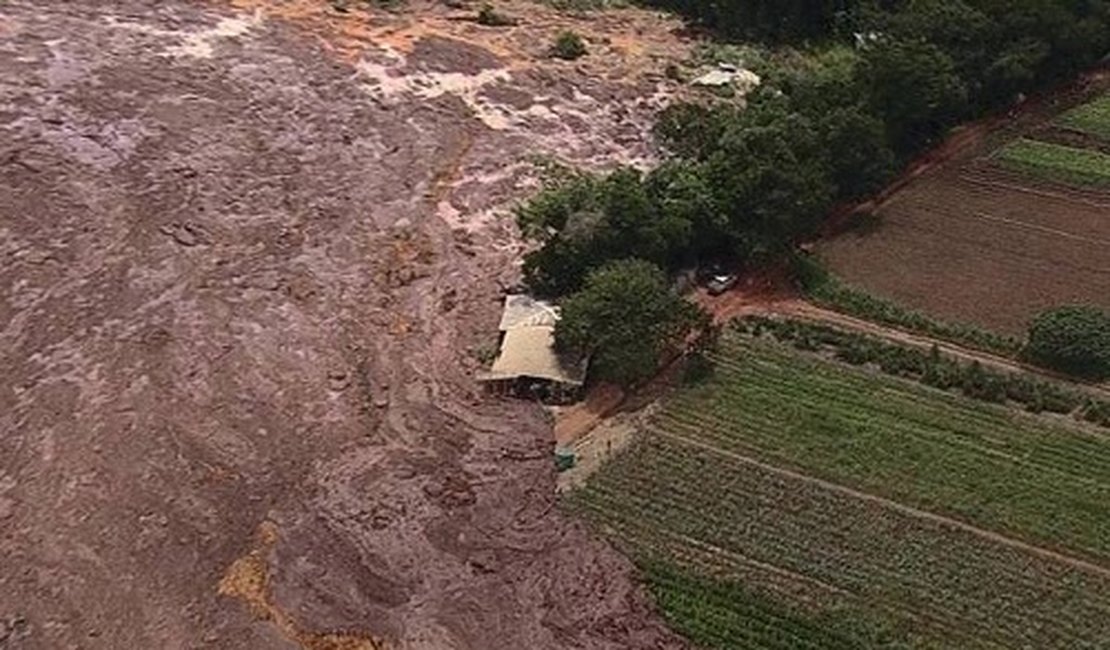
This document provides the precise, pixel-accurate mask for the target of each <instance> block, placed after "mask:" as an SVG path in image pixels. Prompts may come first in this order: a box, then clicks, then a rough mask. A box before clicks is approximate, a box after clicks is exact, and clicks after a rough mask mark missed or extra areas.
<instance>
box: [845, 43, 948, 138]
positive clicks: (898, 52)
mask: <svg viewBox="0 0 1110 650" xmlns="http://www.w3.org/2000/svg"><path fill="white" fill-rule="evenodd" d="M863 65H864V69H863V74H864V77H865V79H866V81H867V86H868V88H869V96H870V100H871V106H872V108H873V109H874V110H875V112H876V113H878V114H879V115H882V116H883V119H884V121H885V122H886V125H887V133H888V134H889V137H890V140H891V142H892V143H893V144H894V145H895V148H896V149H898V151H899V152H901V153H908V152H912V151H914V150H916V149H917V148H919V147H921V146H922V145H925V144H928V143H929V142H930V141H932V140H933V139H934V138H936V137H937V136H938V135H941V134H942V133H943V131H944V129H946V128H947V127H948V126H949V125H951V124H953V123H954V122H955V121H956V120H958V119H959V118H960V117H961V116H963V115H964V112H965V110H966V108H967V100H968V96H967V86H966V85H965V84H964V82H963V80H962V79H961V78H960V76H959V75H958V74H957V73H956V66H955V64H954V63H953V62H952V59H951V57H949V56H948V55H947V54H945V53H944V51H943V50H941V49H940V48H939V47H937V46H936V45H933V44H932V43H929V42H927V41H923V40H887V41H883V42H880V43H877V44H875V45H874V46H873V47H871V48H870V49H869V50H868V51H867V53H866V55H865V57H864V64H863Z"/></svg>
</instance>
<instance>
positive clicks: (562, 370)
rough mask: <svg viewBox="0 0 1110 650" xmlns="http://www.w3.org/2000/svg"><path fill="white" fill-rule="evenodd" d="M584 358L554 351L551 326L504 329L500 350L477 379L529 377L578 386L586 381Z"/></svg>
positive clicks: (553, 337) (495, 379) (491, 379)
mask: <svg viewBox="0 0 1110 650" xmlns="http://www.w3.org/2000/svg"><path fill="white" fill-rule="evenodd" d="M586 365H587V359H586V358H585V357H578V356H576V355H568V354H559V353H557V352H556V351H555V327H554V326H553V325H539V326H531V327H529V326H520V327H514V328H511V329H509V330H508V331H506V332H505V339H504V340H503V341H502V342H501V353H500V354H499V355H498V356H497V360H496V361H494V362H493V367H491V368H490V370H489V372H486V373H482V374H481V375H479V376H478V379H479V380H481V381H498V380H503V379H517V378H520V377H532V378H535V379H547V380H549V381H555V382H559V383H562V384H571V385H574V386H581V385H582V384H583V382H585V380H586Z"/></svg>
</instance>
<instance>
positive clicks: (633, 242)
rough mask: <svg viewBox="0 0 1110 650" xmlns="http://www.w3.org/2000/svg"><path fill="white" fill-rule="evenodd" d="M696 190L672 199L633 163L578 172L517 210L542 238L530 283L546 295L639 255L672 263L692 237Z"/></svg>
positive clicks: (527, 270) (532, 257)
mask: <svg viewBox="0 0 1110 650" xmlns="http://www.w3.org/2000/svg"><path fill="white" fill-rule="evenodd" d="M675 182H676V183H677V179H676V181H675ZM675 187H676V191H677V190H678V189H681V188H680V187H679V186H678V185H677V184H676V186H675ZM657 189H658V188H656V190H654V191H657ZM688 194H689V192H688V191H686V192H685V194H682V195H678V194H676V197H675V201H665V200H663V198H662V197H659V196H657V195H655V194H653V191H649V188H648V186H647V184H646V183H645V182H644V178H643V175H642V174H641V173H640V172H638V171H636V170H635V169H631V168H624V169H618V170H616V171H614V172H612V173H610V174H608V175H607V176H593V175H589V174H580V175H575V176H572V177H571V178H570V179H568V180H565V181H564V182H562V183H560V184H558V185H556V186H553V187H550V188H548V189H546V190H545V191H543V192H541V193H540V194H539V195H537V196H536V197H535V198H533V199H532V200H531V201H529V202H528V203H526V204H524V205H523V206H521V207H520V208H519V209H518V210H517V224H518V225H519V226H520V229H521V231H522V232H523V233H524V235H525V237H527V238H528V239H531V240H533V241H537V242H539V243H541V244H542V247H541V248H540V249H538V250H536V251H534V252H532V253H530V254H528V255H527V256H525V260H524V279H525V282H526V283H527V284H528V286H529V287H531V289H532V290H533V291H534V292H536V293H538V294H542V295H548V296H562V295H566V294H568V293H571V292H573V291H575V290H577V289H578V288H579V287H580V286H581V285H582V281H583V280H584V279H585V277H586V274H587V273H588V272H589V271H590V270H592V269H595V268H597V267H599V266H601V265H602V264H604V263H605V262H608V261H610V260H615V259H621V258H624V257H638V258H641V259H645V260H648V261H651V262H654V263H655V264H658V265H660V266H663V267H667V268H670V267H671V265H672V262H673V261H674V260H676V259H678V258H679V257H680V256H681V254H682V253H683V252H684V251H686V250H687V249H688V247H689V244H690V238H691V236H692V224H691V222H690V220H689V219H690V218H691V217H690V212H689V209H688V208H686V207H684V205H683V202H684V201H686V200H687V199H686V198H684V197H686V195H688Z"/></svg>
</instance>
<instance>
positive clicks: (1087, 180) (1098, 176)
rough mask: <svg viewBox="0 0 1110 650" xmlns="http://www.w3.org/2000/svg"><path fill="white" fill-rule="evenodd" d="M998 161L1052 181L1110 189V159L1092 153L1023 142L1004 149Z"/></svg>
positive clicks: (1061, 146) (1037, 142) (1040, 143)
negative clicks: (1109, 187)
mask: <svg viewBox="0 0 1110 650" xmlns="http://www.w3.org/2000/svg"><path fill="white" fill-rule="evenodd" d="M995 159H996V160H997V161H998V162H999V163H1001V164H1002V165H1003V166H1006V167H1009V168H1011V169H1014V170H1017V171H1021V172H1026V173H1029V174H1032V175H1034V176H1038V177H1042V178H1045V179H1048V180H1058V181H1061V182H1065V183H1075V184H1077V185H1093V186H1097V187H1107V186H1110V156H1108V155H1106V154H1104V153H1101V152H1098V151H1092V150H1090V149H1080V148H1077V147H1069V146H1066V145H1062V144H1055V143H1052V142H1040V141H1038V140H1026V139H1024V138H1023V139H1021V140H1016V141H1014V142H1012V143H1010V144H1008V145H1006V146H1005V147H1003V148H1002V149H1000V150H999V151H998V153H997V155H996V156H995Z"/></svg>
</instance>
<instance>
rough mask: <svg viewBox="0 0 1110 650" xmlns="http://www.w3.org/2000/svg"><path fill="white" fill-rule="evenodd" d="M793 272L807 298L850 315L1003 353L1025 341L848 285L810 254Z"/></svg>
mask: <svg viewBox="0 0 1110 650" xmlns="http://www.w3.org/2000/svg"><path fill="white" fill-rule="evenodd" d="M795 276H796V277H797V279H798V282H799V284H800V285H801V288H802V290H803V291H804V292H805V294H806V297H807V298H808V299H809V300H810V301H812V302H813V303H815V304H818V305H821V306H822V307H827V308H829V309H833V310H836V311H839V312H842V313H845V314H848V315H850V316H856V317H858V318H863V319H865V320H870V321H874V322H876V323H882V324H883V325H890V326H892V327H897V328H899V329H903V330H906V331H908V332H913V333H915V334H922V335H925V336H930V337H933V338H936V339H941V340H943V341H949V342H951V343H955V344H957V345H962V346H965V347H968V348H974V349H976V350H983V351H985V352H991V353H993V354H998V355H1001V356H1006V357H1015V356H1017V354H1018V353H1019V352H1020V351H1021V348H1022V345H1023V344H1024V342H1023V341H1022V340H1021V339H1018V338H1015V337H1013V336H1006V335H1004V334H998V333H996V332H990V331H987V330H984V329H982V328H978V327H975V326H973V325H964V324H960V323H949V322H945V321H942V320H938V319H936V318H932V317H931V316H927V315H925V314H923V313H921V312H919V311H915V310H913V309H909V308H907V307H903V306H902V305H899V304H898V303H896V302H893V301H890V300H886V299H885V298H879V297H878V296H874V295H872V294H869V293H867V292H865V291H861V290H859V289H856V288H854V287H851V286H849V285H847V284H844V283H843V282H841V281H840V280H839V279H837V278H836V277H834V276H833V275H832V274H830V273H829V272H828V271H827V270H826V269H825V268H824V267H822V266H821V265H820V264H819V263H818V262H817V261H816V260H813V259H812V258H806V257H799V258H796V260H795Z"/></svg>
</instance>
